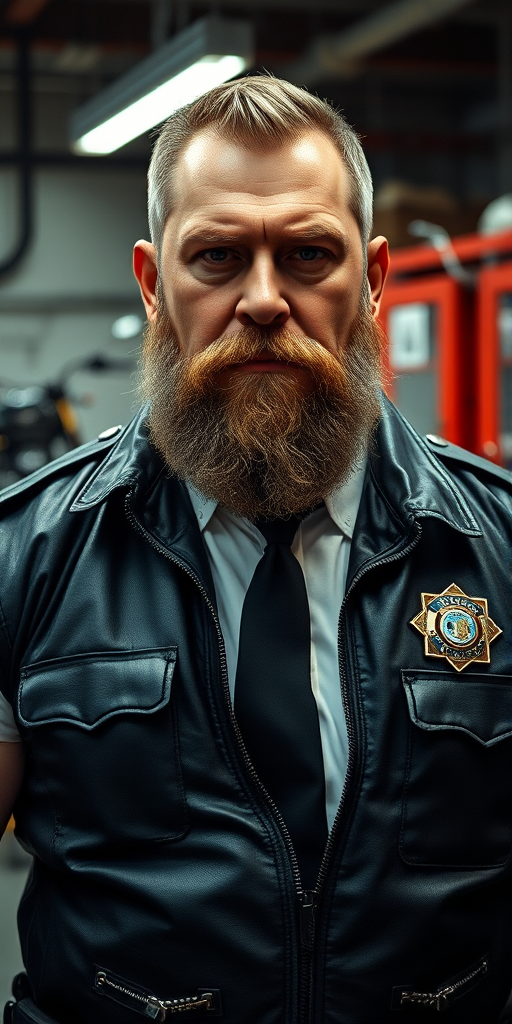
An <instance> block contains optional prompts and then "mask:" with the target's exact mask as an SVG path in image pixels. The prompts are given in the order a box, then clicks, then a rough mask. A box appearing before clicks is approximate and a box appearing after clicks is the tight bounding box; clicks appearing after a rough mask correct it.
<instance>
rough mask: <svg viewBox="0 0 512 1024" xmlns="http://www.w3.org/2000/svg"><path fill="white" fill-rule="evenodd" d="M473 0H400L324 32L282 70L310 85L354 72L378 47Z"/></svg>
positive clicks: (291, 78)
mask: <svg viewBox="0 0 512 1024" xmlns="http://www.w3.org/2000/svg"><path fill="white" fill-rule="evenodd" d="M472 2H473V0H398V2H397V3H394V4H390V6H389V7H385V8H384V9H381V10H379V11H377V12H376V13H375V14H370V15H369V16H368V17H367V18H363V19H362V20H361V21H358V22H356V24H355V25H351V26H350V27H349V28H348V29H345V31H343V32H340V33H339V34H338V35H334V36H333V35H332V34H330V35H321V36H319V37H318V38H317V39H316V40H315V42H314V43H313V44H312V45H311V47H310V49H309V50H308V51H307V52H306V53H305V54H304V56H303V57H301V58H300V59H299V60H298V61H294V62H293V63H292V64H287V65H285V66H283V67H282V68H280V69H279V73H280V74H281V75H282V77H283V78H287V79H288V81H291V82H296V83H297V84H300V85H311V84H313V83H314V82H316V81H318V80H319V79H321V78H325V77H329V76H338V75H344V74H350V73H353V71H354V68H355V67H356V66H357V62H358V61H359V60H361V58H362V57H366V56H367V55H368V54H370V53H374V52H375V51H376V50H381V49H383V47H385V46H389V45H390V44H391V43H396V42H397V41H398V40H399V39H403V38H404V37H405V36H408V35H410V34H411V33H412V32H416V31H417V30H418V29H420V28H425V26H426V25H430V24H432V23H434V22H436V21H439V20H440V19H441V18H445V17H447V15H449V14H451V13H452V12H453V11H456V10H458V9H459V8H460V7H467V5H468V4H469V3H472Z"/></svg>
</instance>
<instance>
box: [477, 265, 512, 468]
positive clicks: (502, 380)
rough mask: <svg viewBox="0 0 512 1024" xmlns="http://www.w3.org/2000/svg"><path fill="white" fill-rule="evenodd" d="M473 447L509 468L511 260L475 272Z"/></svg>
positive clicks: (511, 421)
mask: <svg viewBox="0 0 512 1024" xmlns="http://www.w3.org/2000/svg"><path fill="white" fill-rule="evenodd" d="M477 322H478V350H477V359H476V391H477V397H478V402H477V404H478V419H477V451H478V452H479V454H481V455H485V456H486V457H487V458H488V459H493V460H495V461H497V462H501V463H502V464H503V465H505V466H508V467H509V468H512V262H506V263H502V264H500V265H497V266H492V265H491V266H487V267H484V268H483V269H482V270H481V271H480V272H479V275H478V311H477Z"/></svg>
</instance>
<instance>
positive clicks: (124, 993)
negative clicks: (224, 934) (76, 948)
mask: <svg viewBox="0 0 512 1024" xmlns="http://www.w3.org/2000/svg"><path fill="white" fill-rule="evenodd" d="M94 985H95V988H96V989H99V990H100V991H101V990H103V994H104V995H110V997H111V998H112V999H116V1001H118V1002H123V1003H124V1005H126V1002H125V1000H126V998H127V999H133V1000H134V1001H135V1003H136V1004H137V1005H136V1006H135V1007H133V1009H138V1010H139V1012H140V1013H143V1014H144V1015H145V1016H146V1017H151V1019H152V1020H156V1021H159V1022H163V1021H166V1020H167V1018H168V1017H169V1016H170V1015H171V1014H175V1013H191V1012H194V1011H196V1012H197V1011H202V1012H203V1013H208V1011H210V1012H211V1011H212V1010H215V1009H216V1006H215V997H214V994H213V992H200V994H199V995H197V996H184V997H183V998H181V999H158V998H157V996H154V995H151V994H150V993H145V992H143V991H142V990H140V991H136V990H135V987H134V988H130V987H129V982H126V983H124V982H122V981H121V979H119V978H117V976H115V975H114V976H112V975H110V974H108V973H107V972H106V971H102V970H100V971H98V972H97V974H96V977H95V979H94ZM109 989H110V992H109V991H108V990H109ZM123 997H124V998H123Z"/></svg>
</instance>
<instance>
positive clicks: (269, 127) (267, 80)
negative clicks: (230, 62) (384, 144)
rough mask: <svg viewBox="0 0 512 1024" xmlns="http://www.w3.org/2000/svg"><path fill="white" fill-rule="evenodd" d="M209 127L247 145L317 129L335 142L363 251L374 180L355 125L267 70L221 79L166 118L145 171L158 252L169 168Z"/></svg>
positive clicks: (275, 142) (168, 201) (169, 199)
mask: <svg viewBox="0 0 512 1024" xmlns="http://www.w3.org/2000/svg"><path fill="white" fill-rule="evenodd" d="M207 128H211V129H213V130H214V131H215V132H216V133H217V134H218V135H220V136H221V137H223V138H226V139H229V140H230V141H233V142H236V143H239V144H240V145H242V146H245V147H247V148H248V149H261V148H262V147H266V148H268V147H276V148H277V147H278V146H280V145H283V144H284V143H286V142H288V141H290V140H292V139H294V138H298V137H300V136H301V135H302V134H304V132H305V131H308V130H311V129H317V130H319V131H321V132H323V133H324V134H325V135H326V136H327V137H328V138H329V139H331V141H332V142H333V143H334V145H335V146H336V148H337V149H338V151H339V152H340V153H341V156H342V158H343V160H344V162H345V166H346V168H347V171H348V175H349V180H350V197H349V201H350V209H351V211H352V213H353V214H354V216H355V218H356V220H357V223H358V225H359V230H360V233H361V239H362V243H363V252H364V254H366V244H367V242H368V239H369V237H370V231H371V227H372V217H373V185H372V178H371V174H370V169H369V167H368V163H367V161H366V157H365V155H364V152H363V148H362V146H361V143H360V141H359V138H358V136H357V134H356V132H355V131H354V129H353V128H352V127H351V126H350V125H349V124H348V122H347V121H346V120H345V118H344V117H343V115H342V114H340V113H338V111H336V110H334V108H333V107H331V106H330V104H329V103H327V102H326V101H325V100H321V99H319V98H318V97H317V96H313V95H312V94H311V93H309V92H307V91H306V90H305V89H301V88H298V87H297V86H296V85H291V84H290V82H285V81H282V80H281V79H278V78H272V77H271V76H270V75H261V76H249V77H247V78H241V79H237V80H236V81H234V82H226V83H225V84H223V85H219V86H217V87H216V88H215V89H211V90H210V92H207V93H206V94H205V95H204V96H201V97H200V98H199V99H197V100H195V101H194V102H193V103H189V104H188V105H187V106H185V107H181V109H180V110H177V111H176V112H175V113H174V114H172V115H171V117H169V119H168V120H167V121H166V122H165V124H164V126H163V128H162V130H161V132H160V135H159V137H158V139H157V142H156V145H155V147H154V150H153V155H152V158H151V163H150V165H149V171H148V218H149V228H150V231H151V238H152V240H153V243H154V245H155V248H156V250H157V254H158V255H159V254H160V251H161V245H162V236H163V232H164V228H165V224H166V222H167V218H168V217H169V214H170V213H171V212H172V208H173V172H174V169H175V167H176V164H177V162H178V159H179V157H180V155H181V153H182V152H183V150H184V149H185V147H186V146H187V145H188V143H189V142H190V140H191V139H192V138H193V137H194V136H195V135H197V134H198V133H199V132H200V131H202V130H204V129H207Z"/></svg>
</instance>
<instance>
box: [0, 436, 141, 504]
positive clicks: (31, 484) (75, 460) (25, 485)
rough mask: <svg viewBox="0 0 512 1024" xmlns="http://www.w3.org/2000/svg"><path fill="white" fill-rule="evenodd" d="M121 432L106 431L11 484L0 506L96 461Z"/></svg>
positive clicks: (0, 501)
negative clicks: (67, 472)
mask: <svg viewBox="0 0 512 1024" xmlns="http://www.w3.org/2000/svg"><path fill="white" fill-rule="evenodd" d="M121 430H122V427H120V426H119V427H110V428H109V429H108V430H104V431H103V432H102V433H101V434H100V435H99V437H97V438H96V440H95V441H88V442H87V443H86V444H81V445H80V446H79V447H78V448H73V449H72V450H71V451H70V452H66V454H65V455H61V456H60V458H58V459H54V460H53V461H52V462H48V463H47V464H46V465H45V466H41V468H40V469H36V470H35V472H34V473H31V474H30V476H27V477H24V478H23V480H18V481H17V482H16V483H14V484H10V485H9V487H5V488H4V489H3V490H2V491H0V505H3V504H5V502H7V501H10V500H11V499H13V498H16V497H17V496H18V495H28V494H29V493H30V491H32V490H35V489H37V487H38V486H39V485H40V484H41V483H47V482H49V481H50V480H52V479H57V478H58V477H59V476H60V475H61V474H62V473H63V471H66V470H68V469H73V468H74V467H75V466H76V467H78V466H80V465H81V464H82V463H84V462H89V461H90V460H91V459H94V458H95V456H98V455H102V454H103V453H104V452H108V451H109V449H110V448H112V446H113V445H114V444H115V443H116V441H117V440H118V438H119V434H120V432H121Z"/></svg>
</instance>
